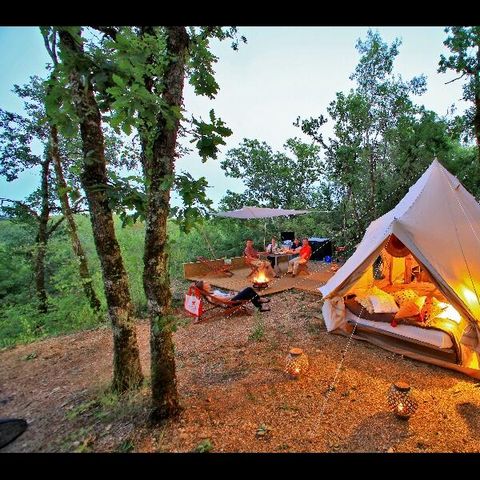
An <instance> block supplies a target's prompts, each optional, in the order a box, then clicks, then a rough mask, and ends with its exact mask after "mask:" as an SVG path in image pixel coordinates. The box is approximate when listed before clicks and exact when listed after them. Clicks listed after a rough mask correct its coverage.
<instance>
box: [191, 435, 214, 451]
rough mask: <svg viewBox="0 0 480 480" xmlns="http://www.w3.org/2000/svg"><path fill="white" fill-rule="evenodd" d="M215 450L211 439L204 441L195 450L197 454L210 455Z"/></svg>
mask: <svg viewBox="0 0 480 480" xmlns="http://www.w3.org/2000/svg"><path fill="white" fill-rule="evenodd" d="M212 450H213V444H212V442H211V441H210V439H209V438H206V439H205V440H202V441H201V442H200V443H199V444H198V445H197V446H196V448H195V452H197V453H208V452H210V451H212Z"/></svg>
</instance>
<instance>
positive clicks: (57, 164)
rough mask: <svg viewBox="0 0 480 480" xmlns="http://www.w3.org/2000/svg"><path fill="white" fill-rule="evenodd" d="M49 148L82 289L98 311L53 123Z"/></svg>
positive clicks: (91, 305)
mask: <svg viewBox="0 0 480 480" xmlns="http://www.w3.org/2000/svg"><path fill="white" fill-rule="evenodd" d="M50 148H51V150H50V151H51V157H52V160H53V166H54V169H55V177H56V185H57V194H58V198H59V199H60V203H61V205H62V211H63V215H64V216H65V218H66V220H67V223H68V232H69V235H70V241H71V242H72V248H73V253H74V254H75V256H76V257H77V259H78V270H79V274H80V278H81V280H82V286H83V291H84V292H85V296H86V297H87V299H88V302H89V304H90V307H91V308H92V310H94V311H98V310H100V301H99V300H98V297H97V295H96V293H95V289H94V288H93V284H92V277H91V276H90V270H89V268H88V263H87V257H86V255H85V251H84V249H83V246H82V243H81V242H80V237H79V236H78V229H77V224H76V223H75V219H74V217H73V212H72V209H71V207H70V202H69V200H68V195H67V191H68V187H67V182H66V181H65V176H64V175H63V168H62V161H61V158H60V151H59V148H58V131H57V127H56V126H54V125H52V126H51V127H50Z"/></svg>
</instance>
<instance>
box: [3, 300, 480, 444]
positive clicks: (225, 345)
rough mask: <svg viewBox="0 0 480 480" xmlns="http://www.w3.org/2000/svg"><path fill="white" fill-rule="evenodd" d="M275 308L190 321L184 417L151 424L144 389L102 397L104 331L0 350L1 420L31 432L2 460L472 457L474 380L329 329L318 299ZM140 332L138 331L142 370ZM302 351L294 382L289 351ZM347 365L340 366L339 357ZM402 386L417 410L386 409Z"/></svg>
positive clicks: (184, 337) (184, 346) (479, 403)
mask: <svg viewBox="0 0 480 480" xmlns="http://www.w3.org/2000/svg"><path fill="white" fill-rule="evenodd" d="M271 298H272V301H271V304H270V305H271V311H270V312H268V313H263V314H256V315H254V316H250V317H249V316H235V317H232V318H226V319H224V318H220V319H217V320H211V321H209V322H206V323H200V324H193V323H192V322H191V321H190V320H188V319H186V318H183V317H181V318H180V320H181V322H180V323H181V326H179V328H178V330H177V332H176V333H175V334H174V341H175V347H176V363H177V379H178V390H179V395H180V400H181V404H182V407H183V410H182V413H181V414H180V416H179V418H177V419H176V420H171V421H168V422H167V423H166V424H165V425H163V426H161V427H156V428H150V427H147V426H146V425H147V424H146V419H147V416H148V398H149V397H148V395H149V393H148V386H146V387H144V388H143V389H141V390H140V391H139V392H138V393H137V394H135V395H131V396H130V397H128V398H125V399H122V400H123V401H118V399H117V400H115V398H113V397H112V396H111V395H110V396H109V394H108V393H106V392H107V387H108V384H109V381H110V379H111V374H112V367H111V363H112V339H111V332H110V330H109V329H106V328H105V329H99V330H94V331H87V332H80V333H76V334H74V335H69V336H63V337H57V338H51V339H48V340H45V341H42V342H37V343H34V344H30V345H25V346H19V347H16V348H14V349H10V350H6V351H3V352H0V382H1V383H0V407H1V410H2V416H3V417H21V418H26V419H27V421H28V422H29V428H28V429H27V431H26V432H25V433H24V434H23V435H22V436H21V437H19V438H18V439H17V440H15V441H14V442H12V443H11V444H10V445H8V446H6V447H5V448H3V449H2V452H52V451H53V452H64V451H69V452H70V451H77V452H85V451H96V452H111V451H117V452H118V451H120V452H129V451H134V452H191V451H212V452H480V442H479V441H478V438H479V436H480V388H478V387H479V386H480V384H479V383H478V382H477V381H476V380H474V379H471V378H469V377H466V376H464V375H462V374H460V373H457V372H453V371H450V370H446V369H442V368H440V367H436V366H432V365H427V364H424V363H421V362H418V361H415V360H410V359H407V358H403V357H402V356H400V355H397V354H393V353H391V352H388V351H385V350H382V349H380V348H379V347H376V346H373V345H370V344H368V343H365V342H360V341H357V340H352V341H351V342H349V340H348V338H346V337H342V336H337V335H332V334H329V333H327V332H326V330H325V326H324V323H323V319H322V317H321V314H320V307H321V301H320V300H319V297H318V296H315V295H311V294H308V293H303V292H295V291H289V292H283V293H281V294H278V295H274V296H272V297H271ZM148 336H149V327H148V324H147V323H145V322H142V323H139V325H138V339H139V345H140V349H141V360H142V367H143V369H144V371H145V373H146V375H147V376H148V371H149V351H148V349H149V346H148V345H149V343H148ZM292 347H300V348H302V349H303V350H304V351H305V353H307V355H308V357H309V360H310V369H309V371H308V372H307V374H306V375H305V376H303V377H301V378H300V379H298V380H292V379H290V378H289V377H288V376H287V375H286V374H285V373H284V371H283V367H284V363H285V357H286V354H287V353H288V351H289V349H290V348H292ZM342 358H343V361H342ZM399 379H403V380H405V381H406V382H408V383H410V385H412V388H413V391H414V393H415V395H416V397H417V399H418V402H419V408H418V410H417V412H416V414H415V415H414V416H412V418H410V420H408V421H405V420H400V419H397V418H396V417H395V416H394V415H393V414H392V413H391V412H390V411H389V410H388V406H387V402H386V392H387V391H388V388H389V386H390V384H391V383H392V382H394V381H397V380H399Z"/></svg>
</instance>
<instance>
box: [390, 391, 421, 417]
mask: <svg viewBox="0 0 480 480" xmlns="http://www.w3.org/2000/svg"><path fill="white" fill-rule="evenodd" d="M387 400H388V405H389V407H390V409H391V410H392V412H393V413H394V414H395V415H396V416H397V417H398V418H402V419H405V420H406V419H408V418H409V417H410V416H411V415H413V414H414V413H415V412H416V410H417V407H418V403H417V401H416V400H415V398H414V397H413V396H412V395H411V392H410V385H408V383H405V382H395V383H394V384H393V385H392V386H391V387H390V390H389V391H388V395H387Z"/></svg>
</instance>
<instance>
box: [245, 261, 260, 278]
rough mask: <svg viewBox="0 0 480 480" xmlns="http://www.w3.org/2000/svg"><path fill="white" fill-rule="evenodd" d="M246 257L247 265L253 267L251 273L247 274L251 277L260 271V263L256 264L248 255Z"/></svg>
mask: <svg viewBox="0 0 480 480" xmlns="http://www.w3.org/2000/svg"><path fill="white" fill-rule="evenodd" d="M244 259H245V265H247V266H248V267H250V268H251V270H250V273H249V274H248V275H247V278H251V277H253V276H254V275H255V274H256V273H257V272H258V270H259V268H260V267H259V266H258V265H254V264H253V263H252V261H251V260H249V258H248V257H244Z"/></svg>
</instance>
